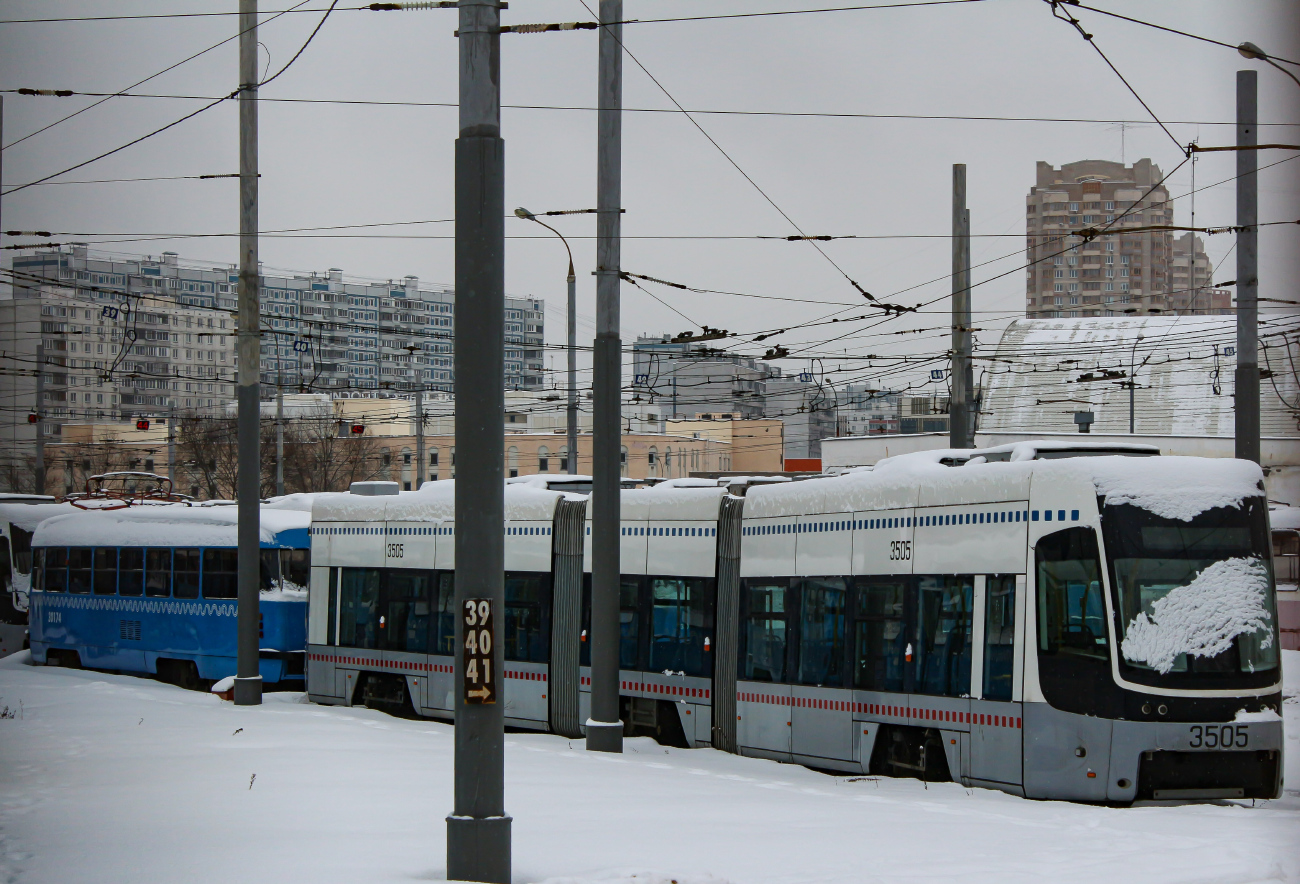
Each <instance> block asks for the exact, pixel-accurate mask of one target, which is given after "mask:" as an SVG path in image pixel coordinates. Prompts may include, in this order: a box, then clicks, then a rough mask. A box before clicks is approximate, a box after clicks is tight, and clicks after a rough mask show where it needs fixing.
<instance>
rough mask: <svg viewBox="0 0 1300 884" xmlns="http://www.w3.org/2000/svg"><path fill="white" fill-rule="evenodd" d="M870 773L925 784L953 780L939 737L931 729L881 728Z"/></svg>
mask: <svg viewBox="0 0 1300 884" xmlns="http://www.w3.org/2000/svg"><path fill="white" fill-rule="evenodd" d="M870 768H871V773H873V774H877V775H882V776H890V777H912V778H915V779H918V780H923V781H925V782H927V783H940V782H947V781H948V780H951V779H952V774H951V772H950V771H949V770H948V756H947V754H946V753H945V752H944V748H943V738H942V735H941V734H940V733H939V732H938V731H937V730H934V729H933V728H920V727H903V726H900V725H889V724H886V725H881V727H880V733H879V734H878V735H877V737H876V746H875V749H874V750H872V753H871V765H870Z"/></svg>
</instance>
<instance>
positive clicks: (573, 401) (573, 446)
mask: <svg viewBox="0 0 1300 884" xmlns="http://www.w3.org/2000/svg"><path fill="white" fill-rule="evenodd" d="M565 245H566V246H567V245H568V243H565ZM577 282H578V280H577V278H576V277H575V276H574V275H573V258H569V317H568V324H569V352H568V357H569V407H568V412H569V414H568V418H569V420H568V424H569V427H568V434H569V438H568V443H569V456H568V457H567V458H565V460H566V461H567V462H568V468H569V469H568V472H569V475H570V476H573V475H576V474H577V472H578V295H577Z"/></svg>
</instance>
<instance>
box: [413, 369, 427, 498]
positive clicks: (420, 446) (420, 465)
mask: <svg viewBox="0 0 1300 884" xmlns="http://www.w3.org/2000/svg"><path fill="white" fill-rule="evenodd" d="M415 464H416V469H415V477H414V481H415V484H414V485H412V486H411V487H412V488H414V489H415V490H416V491H419V490H420V486H421V485H423V484H424V477H425V476H426V475H428V472H427V470H428V469H429V468H428V467H427V466H426V465H425V463H424V391H423V390H416V391H415Z"/></svg>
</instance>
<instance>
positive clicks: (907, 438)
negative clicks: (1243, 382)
mask: <svg viewBox="0 0 1300 884" xmlns="http://www.w3.org/2000/svg"><path fill="white" fill-rule="evenodd" d="M1236 342H1237V328H1236V318H1235V317H1232V316H1161V317H1154V316H1152V317H1142V318H1129V317H1096V318H1089V319H1082V318H1081V319H1033V320H1016V321H1014V322H1012V323H1011V325H1009V326H1008V327H1007V329H1006V330H1005V331H1004V332H1003V333H1002V338H1001V340H1000V341H999V342H998V345H997V347H996V348H995V349H994V350H993V351H992V353H990V354H978V355H979V356H982V357H983V358H981V359H978V360H977V363H976V364H977V369H976V371H977V373H978V376H979V377H978V380H979V381H980V384H979V386H980V388H981V389H982V390H983V391H984V393H983V398H982V400H981V402H980V408H979V417H978V422H977V424H976V436H975V445H976V447H987V446H992V445H1000V444H1003V443H1006V442H1015V441H1020V440H1023V439H1030V438H1033V439H1041V438H1048V439H1053V438H1056V439H1066V440H1069V439H1078V440H1080V441H1083V440H1087V441H1090V442H1094V443H1101V442H1108V441H1109V442H1143V443H1147V444H1151V445H1155V446H1157V447H1158V448H1159V449H1160V451H1161V453H1162V454H1184V455H1199V456H1206V457H1232V456H1233V452H1234V447H1235V446H1234V423H1235V418H1234V414H1235V412H1234V400H1233V373H1234V371H1235V369H1236V367H1237V357H1236ZM1259 365H1260V369H1261V380H1260V427H1261V432H1260V435H1261V437H1262V438H1261V448H1260V450H1261V461H1262V464H1261V465H1262V466H1263V467H1264V472H1265V475H1266V480H1265V481H1266V484H1267V486H1268V492H1269V497H1270V498H1271V499H1273V500H1277V501H1281V502H1286V503H1290V504H1292V505H1300V377H1298V376H1297V369H1300V318H1297V317H1295V316H1294V315H1288V314H1282V313H1265V314H1261V316H1260V325H1259ZM1130 383H1132V386H1130ZM1130 396H1131V400H1130ZM1130 401H1131V404H1132V415H1133V418H1132V425H1131V429H1130V419H1129V415H1130ZM1084 427H1086V428H1087V432H1088V433H1089V435H1086V436H1080V435H1079V434H1080V432H1081V431H1082V430H1083V428H1084ZM947 447H948V435H947V434H946V433H919V434H913V435H906V434H905V435H891V436H855V437H844V438H837V439H826V440H824V441H823V442H822V467H823V469H837V468H845V467H852V466H867V465H870V464H874V463H875V462H876V461H877V460H880V459H881V458H884V457H889V456H892V455H896V454H904V453H907V452H910V451H925V450H932V449H936V448H947Z"/></svg>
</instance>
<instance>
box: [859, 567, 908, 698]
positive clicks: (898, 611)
mask: <svg viewBox="0 0 1300 884" xmlns="http://www.w3.org/2000/svg"><path fill="white" fill-rule="evenodd" d="M910 582H911V581H910V578H907V577H868V578H861V577H859V578H858V579H857V581H856V582H855V589H856V590H857V596H858V597H857V603H858V604H857V622H856V623H855V625H854V644H855V646H856V647H855V659H856V661H857V663H856V666H855V667H854V675H853V684H854V686H855V687H857V688H860V689H862V690H868V691H902V690H903V689H904V684H903V677H904V672H905V664H906V662H907V629H906V626H905V624H906V619H905V605H906V597H907V589H908V585H909V583H910Z"/></svg>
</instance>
